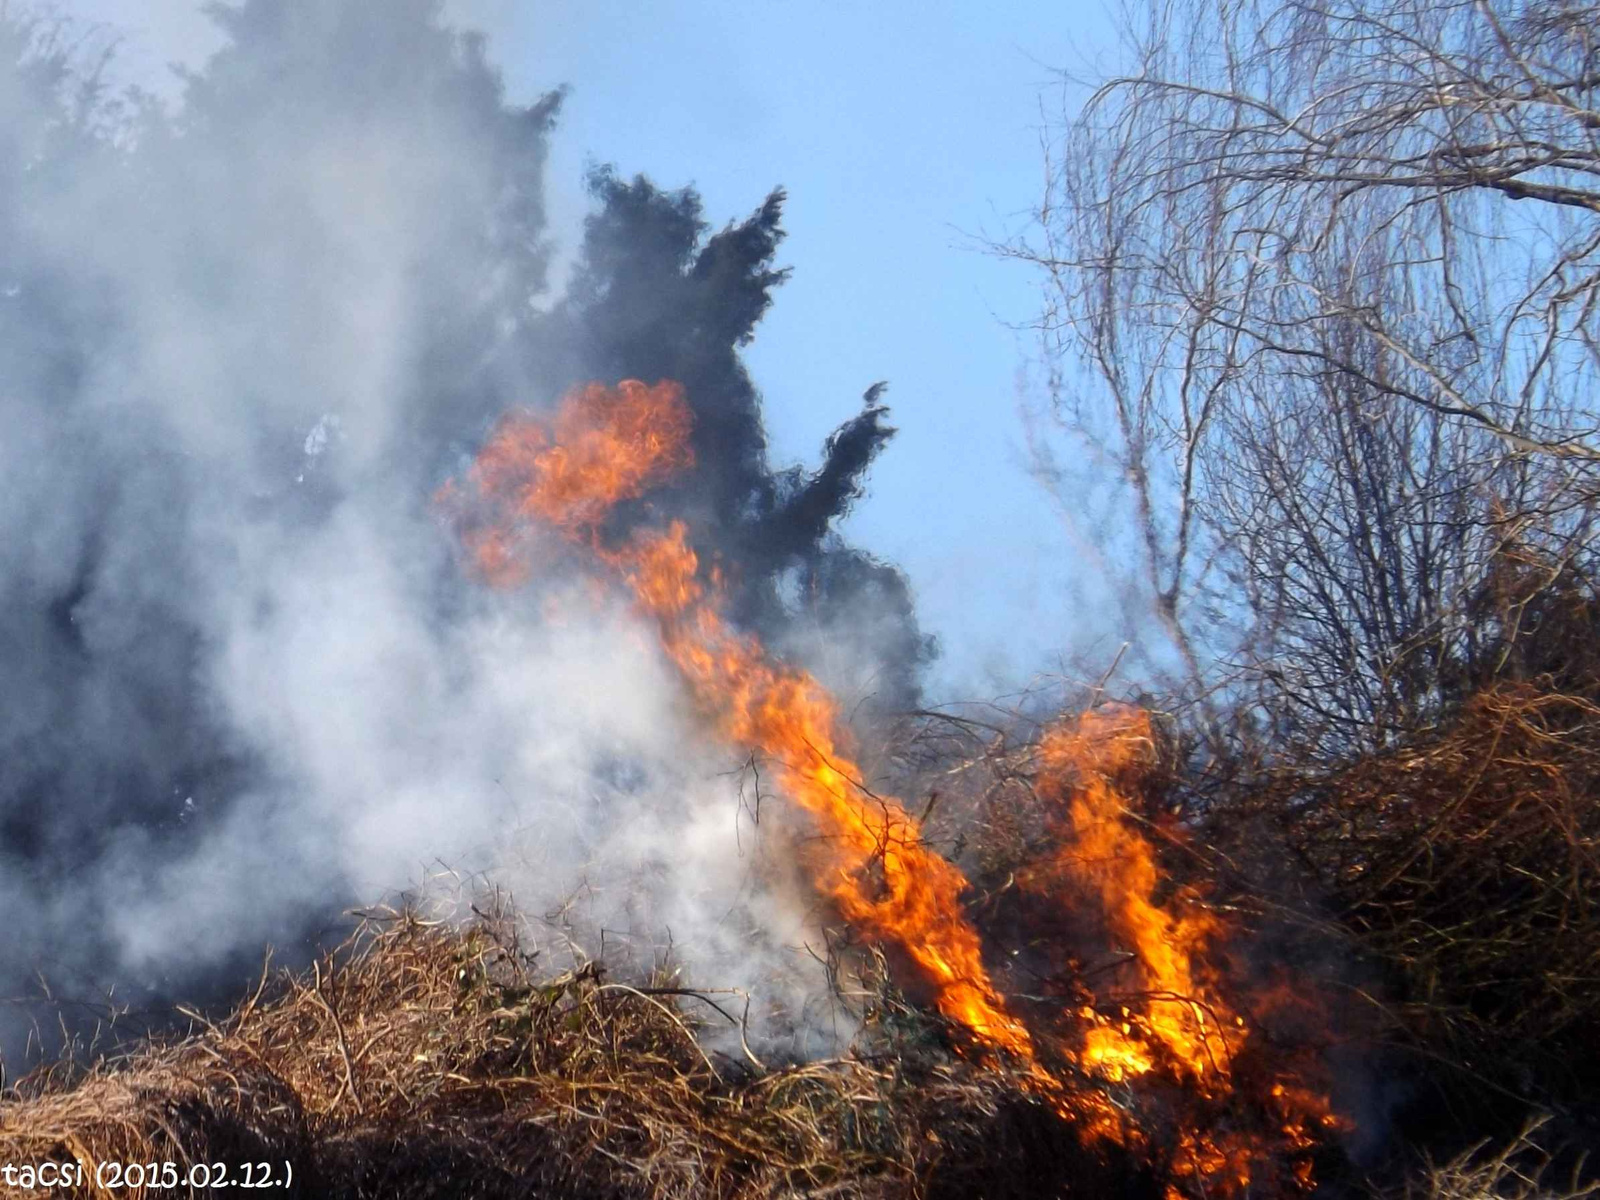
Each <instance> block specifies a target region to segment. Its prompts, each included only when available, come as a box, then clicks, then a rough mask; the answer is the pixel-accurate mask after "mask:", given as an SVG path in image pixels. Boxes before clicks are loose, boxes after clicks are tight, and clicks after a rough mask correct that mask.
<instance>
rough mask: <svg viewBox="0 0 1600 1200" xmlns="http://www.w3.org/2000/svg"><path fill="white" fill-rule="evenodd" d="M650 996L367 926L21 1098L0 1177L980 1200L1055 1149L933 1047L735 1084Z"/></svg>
mask: <svg viewBox="0 0 1600 1200" xmlns="http://www.w3.org/2000/svg"><path fill="white" fill-rule="evenodd" d="M660 990H661V992H662V993H663V994H653V992H652V989H650V988H648V987H643V986H640V987H634V986H628V985H625V984H621V983H617V982H611V981H609V980H608V979H607V978H606V977H605V975H604V974H603V973H602V972H601V971H599V970H598V969H595V968H592V967H591V968H586V969H583V970H579V971H575V972H569V973H567V974H564V975H562V976H560V977H558V978H552V979H543V980H541V979H537V978H535V977H534V976H533V975H532V973H531V971H530V969H529V964H528V963H527V962H525V961H524V960H523V958H522V957H521V955H520V954H519V952H518V950H517V946H516V941H515V937H514V933H513V927H512V925H511V923H510V921H509V919H508V918H504V917H496V918H493V919H484V920H480V921H478V922H476V923H474V924H473V925H471V926H469V927H467V928H464V929H463V928H460V927H457V926H453V925H450V924H444V923H432V922H428V921H425V920H423V919H421V918H420V917H418V916H417V915H415V914H414V913H396V914H388V915H385V916H382V917H375V918H373V919H370V920H368V921H367V922H366V924H365V925H364V926H363V927H362V929H361V931H360V932H359V933H358V935H357V936H356V938H355V939H354V940H353V941H352V942H351V943H350V944H348V945H347V946H345V947H344V948H342V949H341V950H340V951H338V952H336V953H333V954H330V955H328V956H326V957H325V958H323V959H322V960H320V961H319V962H318V963H317V964H316V965H315V966H314V968H313V969H312V970H311V971H310V972H309V973H305V974H300V975H289V974H280V975H278V976H277V977H276V978H275V979H266V978H264V979H263V985H262V987H261V988H260V989H259V990H258V992H257V994H256V995H255V996H254V997H252V998H251V999H250V1000H248V1001H247V1002H246V1003H244V1004H243V1005H241V1006H240V1007H239V1008H238V1009H237V1011H235V1012H234V1013H233V1014H232V1015H231V1016H230V1017H229V1018H228V1019H227V1020H226V1021H223V1022H221V1023H219V1024H216V1025H210V1026H205V1027H203V1028H201V1029H200V1030H198V1031H197V1032H196V1033H195V1034H194V1035H193V1036H189V1037H186V1038H182V1039H177V1040H171V1041H168V1042H165V1043H157V1044H151V1045H148V1046H146V1047H143V1048H141V1049H139V1050H138V1051H137V1052H135V1053H133V1054H132V1055H130V1056H127V1057H124V1058H121V1059H119V1060H117V1061H114V1062H109V1063H102V1064H99V1065H97V1066H95V1067H93V1068H90V1069H88V1070H87V1071H81V1072H74V1071H72V1070H71V1069H69V1068H67V1067H65V1066H57V1067H55V1068H53V1069H49V1070H43V1071H40V1072H36V1073H35V1074H34V1075H32V1076H30V1077H29V1078H27V1079H25V1080H23V1081H22V1082H21V1083H20V1084H19V1085H18V1086H17V1087H15V1088H13V1089H11V1091H10V1092H8V1093H7V1095H6V1097H5V1099H4V1100H3V1101H0V1162H11V1163H40V1162H43V1161H45V1160H48V1159H54V1160H57V1161H67V1160H69V1159H73V1158H75V1159H77V1160H78V1161H80V1162H85V1163H89V1164H93V1163H97V1162H108V1161H121V1162H135V1161H137V1162H151V1161H158V1162H159V1161H164V1160H168V1161H173V1162H176V1163H178V1164H179V1165H180V1168H181V1167H182V1165H183V1164H187V1163H204V1162H226V1163H229V1164H231V1165H233V1166H234V1168H235V1174H237V1169H238V1167H239V1165H240V1164H242V1163H243V1162H245V1161H251V1162H255V1161H267V1162H272V1163H278V1164H281V1163H283V1162H285V1161H286V1160H287V1161H288V1162H290V1163H292V1165H293V1171H294V1180H295V1187H294V1189H293V1190H290V1191H283V1190H279V1194H282V1195H286V1196H292V1195H301V1196H314V1197H331V1198H340V1197H351V1198H354V1197H385V1198H390V1200H393V1198H400V1200H408V1198H411V1197H423V1196H452V1197H468V1196H471V1197H499V1196H506V1197H510V1196H517V1197H525V1196H529V1195H549V1196H572V1197H583V1198H584V1200H601V1198H606V1197H652V1198H657V1197H659V1198H663V1200H664V1198H667V1197H690V1196H693V1197H744V1196H773V1195H792V1196H818V1197H821V1196H836V1197H868V1196H883V1197H891V1196H922V1195H952V1196H953V1195H962V1194H974V1192H973V1187H972V1185H973V1183H974V1180H975V1179H976V1178H977V1175H978V1173H982V1175H983V1184H982V1187H983V1190H987V1191H988V1192H989V1194H991V1195H1004V1194H1007V1193H1008V1190H1009V1191H1010V1193H1011V1194H1027V1185H1026V1183H1025V1177H1026V1176H1027V1175H1028V1174H1029V1172H1030V1171H1031V1170H1032V1169H1033V1168H1031V1167H1030V1166H1029V1156H1030V1155H1032V1156H1034V1158H1035V1159H1038V1156H1039V1155H1040V1154H1044V1155H1045V1157H1046V1158H1049V1157H1050V1155H1051V1154H1052V1153H1053V1144H1054V1141H1055V1140H1059V1139H1061V1138H1062V1137H1063V1131H1061V1130H1054V1131H1052V1130H1050V1129H1049V1128H1048V1126H1049V1124H1050V1122H1049V1120H1048V1119H1047V1117H1046V1116H1045V1115H1043V1114H1040V1113H1039V1112H1037V1106H1035V1105H1033V1104H1032V1103H1031V1102H1030V1101H1027V1100H1026V1098H1025V1097H1024V1096H1023V1094H1022V1093H1021V1092H1020V1091H1019V1090H1017V1089H1015V1088H1014V1087H1012V1086H1011V1085H1010V1084H1009V1083H1008V1082H1007V1080H1006V1079H1005V1077H1004V1076H1003V1075H1002V1074H998V1073H995V1072H994V1071H992V1070H983V1071H980V1070H978V1069H977V1068H973V1067H969V1066H966V1065H965V1064H963V1063H962V1062H961V1061H960V1060H959V1059H958V1058H956V1057H953V1056H951V1055H949V1054H948V1053H945V1052H943V1051H937V1050H936V1049H935V1048H929V1050H928V1053H926V1054H923V1055H921V1056H920V1062H919V1061H917V1060H918V1059H919V1056H918V1055H916V1054H911V1055H897V1056H895V1057H893V1058H885V1059H883V1060H881V1061H872V1060H868V1059H856V1058H851V1059H842V1060H835V1061H828V1062H813V1063H809V1064H805V1065H798V1066H792V1067H787V1068H781V1069H772V1070H755V1069H753V1068H750V1067H748V1066H746V1067H743V1068H741V1067H739V1066H738V1065H736V1064H735V1063H733V1062H732V1061H731V1060H724V1059H721V1058H720V1057H719V1056H715V1055H712V1054H709V1053H708V1052H706V1051H705V1050H703V1049H702V1046H701V1042H700V1040H699V1039H698V1038H697V1036H696V1029H695V1028H694V1026H693V1025H692V1024H691V1023H690V1022H689V1020H688V1019H687V1018H686V1016H685V1015H684V1013H683V1012H680V1010H679V1008H678V1007H677V1003H676V1001H677V999H678V997H676V996H674V995H672V994H667V993H670V991H671V989H660ZM1041 1139H1042V1141H1041ZM1061 1144H1062V1145H1064V1144H1065V1142H1064V1141H1063V1142H1061ZM1069 1157H1070V1156H1069ZM1057 1160H1061V1156H1060V1155H1055V1157H1054V1159H1052V1160H1051V1161H1057ZM1062 1161H1064V1160H1062ZM279 1171H280V1173H281V1167H280V1168H279ZM1013 1177H1014V1178H1013ZM1008 1178H1013V1182H1012V1183H1008V1182H1007V1180H1008ZM58 1194H61V1195H65V1196H72V1197H79V1196H82V1197H90V1196H100V1195H102V1194H104V1193H101V1192H97V1191H96V1190H94V1189H93V1188H92V1187H89V1188H85V1189H81V1190H77V1191H72V1192H64V1193H58ZM117 1194H118V1195H119V1196H126V1197H134V1196H158V1195H189V1194H206V1193H205V1192H196V1193H190V1192H189V1191H188V1190H186V1189H180V1190H179V1191H177V1192H162V1191H159V1190H155V1189H151V1190H148V1191H142V1192H141V1191H121V1192H118V1193H117ZM217 1194H219V1195H220V1194H223V1193H221V1192H218V1193H217Z"/></svg>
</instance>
